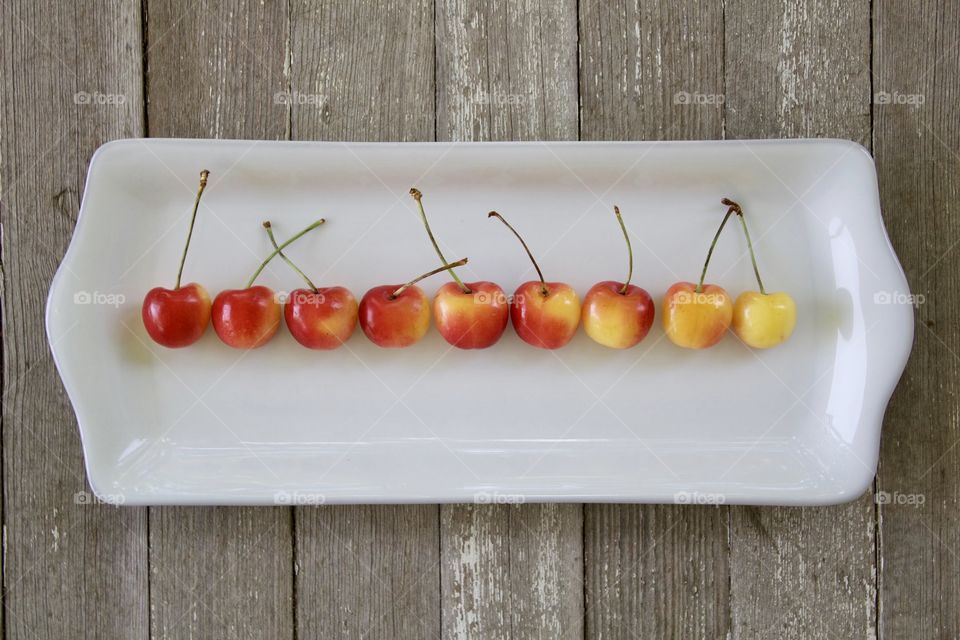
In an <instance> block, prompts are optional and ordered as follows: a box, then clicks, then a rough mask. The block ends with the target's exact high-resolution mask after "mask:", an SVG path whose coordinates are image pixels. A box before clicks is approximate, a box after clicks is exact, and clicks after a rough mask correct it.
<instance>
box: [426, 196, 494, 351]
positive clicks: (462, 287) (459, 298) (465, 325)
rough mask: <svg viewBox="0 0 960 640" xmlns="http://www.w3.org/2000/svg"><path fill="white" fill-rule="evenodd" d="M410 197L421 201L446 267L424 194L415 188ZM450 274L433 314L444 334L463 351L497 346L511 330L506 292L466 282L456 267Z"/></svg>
mask: <svg viewBox="0 0 960 640" xmlns="http://www.w3.org/2000/svg"><path fill="white" fill-rule="evenodd" d="M410 195H411V196H413V199H414V200H416V201H417V207H418V208H419V209H420V219H421V220H422V221H423V226H424V228H426V230H427V236H429V238H430V243H431V244H432V245H433V248H434V250H436V252H437V256H438V257H439V258H440V261H441V262H443V263H444V264H446V262H447V260H446V258H444V257H443V252H442V251H440V246H439V245H438V244H437V241H436V239H435V238H434V237H433V232H432V231H431V230H430V223H429V222H427V214H426V212H424V210H423V201H422V198H423V194H421V193H420V191H418V190H417V189H415V188H414V189H410ZM448 271H449V272H450V277H451V278H453V282H448V283H446V284H445V285H443V286H442V287H440V290H439V291H437V295H436V296H435V297H434V299H433V315H434V318H435V319H436V322H437V330H438V331H439V332H440V335H442V336H443V339H444V340H446V341H447V342H449V343H450V344H452V345H453V346H455V347H459V348H460V349H486V348H487V347H490V346H492V345H494V344H495V343H496V342H497V340H499V339H500V336H502V335H503V330H504V329H506V328H507V316H508V313H509V305H508V303H507V296H506V294H504V292H503V289H501V288H500V286H499V285H497V284H496V283H493V282H486V281H479V282H467V283H464V282H463V281H461V280H460V278H459V277H457V272H456V271H454V270H453V269H452V268H451V269H448Z"/></svg>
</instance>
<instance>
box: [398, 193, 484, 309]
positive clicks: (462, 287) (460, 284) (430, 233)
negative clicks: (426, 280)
mask: <svg viewBox="0 0 960 640" xmlns="http://www.w3.org/2000/svg"><path fill="white" fill-rule="evenodd" d="M410 195H411V196H412V197H413V199H414V200H416V201H417V208H418V209H419V210H420V220H422V221H423V226H424V228H426V230H427V236H429V238H430V244H432V245H433V248H434V250H435V251H436V252H437V257H438V258H440V262H442V263H443V264H448V263H447V259H446V258H444V257H443V252H442V251H440V245H439V244H437V239H436V238H434V237H433V231H432V230H431V229H430V223H429V222H428V221H427V212H426V211H424V210H423V194H422V193H420V190H419V189H417V188H416V187H411V188H410ZM450 266H452V265H450ZM447 271H449V272H450V277H451V278H453V280H454V282H456V283H457V286H458V287H460V290H461V291H463V292H464V293H473V292H472V291H470V287H468V286H467V285H465V284H463V281H462V280H461V279H460V277H459V276H457V272H456V271H454V270H453V269H452V268H449V267H448V268H447Z"/></svg>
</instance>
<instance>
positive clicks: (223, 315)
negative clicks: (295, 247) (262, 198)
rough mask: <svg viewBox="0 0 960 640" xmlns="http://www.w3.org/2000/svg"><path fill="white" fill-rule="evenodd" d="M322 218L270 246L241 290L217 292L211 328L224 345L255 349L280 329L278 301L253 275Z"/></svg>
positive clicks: (318, 224)
mask: <svg viewBox="0 0 960 640" xmlns="http://www.w3.org/2000/svg"><path fill="white" fill-rule="evenodd" d="M324 222H325V220H323V219H322V218H321V219H320V220H317V221H316V222H314V223H313V224H311V225H310V226H308V227H307V228H306V229H304V230H303V231H301V232H299V233H298V234H296V235H295V236H293V237H292V238H290V239H289V240H287V241H286V242H284V243H283V244H282V245H280V246H279V247H277V248H276V249H274V251H273V253H271V254H270V255H269V256H268V257H267V258H266V259H265V260H264V261H263V262H261V263H260V266H259V267H257V270H256V271H254V273H253V275H252V276H250V279H249V280H248V281H247V284H246V286H245V287H244V288H243V289H227V290H225V291H221V292H220V293H218V294H217V297H216V298H214V300H213V309H212V314H211V315H212V318H213V329H214V331H216V333H217V337H219V338H220V340H221V341H223V343H224V344H226V345H228V346H230V347H233V348H234V349H256V348H257V347H262V346H263V345H265V344H266V343H267V342H269V341H270V339H271V338H273V336H274V334H276V333H277V329H279V328H280V316H281V308H280V301H279V300H278V299H277V294H276V293H275V292H274V291H273V289H271V288H269V287H265V286H262V285H254V282H256V280H257V277H259V276H260V273H261V272H262V271H263V269H264V268H265V267H266V266H267V264H269V263H270V261H271V260H273V258H275V257H276V256H278V255H279V254H280V253H281V252H282V250H283V249H285V248H286V247H287V246H289V245H290V244H292V243H293V242H295V241H297V240H299V239H300V238H301V237H303V236H304V235H305V234H306V233H308V232H309V231H312V230H313V229H316V228H317V227H319V226H320V225H321V224H323V223H324Z"/></svg>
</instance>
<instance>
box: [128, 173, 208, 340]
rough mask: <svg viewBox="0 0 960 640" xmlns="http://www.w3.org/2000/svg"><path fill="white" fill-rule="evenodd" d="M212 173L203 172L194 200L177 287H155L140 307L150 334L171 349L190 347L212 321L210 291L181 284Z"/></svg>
mask: <svg viewBox="0 0 960 640" xmlns="http://www.w3.org/2000/svg"><path fill="white" fill-rule="evenodd" d="M209 176H210V172H209V171H207V170H206V169H204V170H203V171H201V172H200V186H199V188H198V189H197V197H196V198H195V199H194V201H193V213H192V215H191V217H190V230H189V231H188V232H187V241H186V243H185V244H184V246H183V254H182V255H181V256H180V268H179V269H178V270H177V281H176V284H175V285H174V287H173V289H165V288H163V287H155V288H153V289H151V290H150V291H149V292H147V295H146V296H145V297H144V298H143V305H142V306H141V308H140V317H141V318H142V319H143V326H144V328H145V329H146V330H147V335H149V336H150V338H151V339H152V340H153V341H154V342H156V343H157V344H159V345H160V346H163V347H168V348H170V349H179V348H181V347H187V346H190V345H191V344H193V343H194V342H196V341H197V340H199V339H200V337H201V336H203V333H204V331H206V330H207V325H208V324H210V296H209V295H208V294H207V290H206V289H204V288H203V287H202V286H200V285H199V284H197V283H195V282H191V283H190V284H188V285H186V286H183V287H181V286H180V278H181V277H182V276H183V265H184V264H185V263H186V261H187V251H188V250H189V249H190V239H191V238H192V237H193V225H194V223H196V221H197V208H198V207H199V206H200V196H202V195H203V190H204V189H206V187H207V178H208V177H209Z"/></svg>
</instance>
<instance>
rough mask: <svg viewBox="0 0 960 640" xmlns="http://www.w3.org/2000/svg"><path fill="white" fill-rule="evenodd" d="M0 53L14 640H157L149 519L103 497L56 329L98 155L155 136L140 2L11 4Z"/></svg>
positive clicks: (8, 587) (6, 537)
mask: <svg viewBox="0 0 960 640" xmlns="http://www.w3.org/2000/svg"><path fill="white" fill-rule="evenodd" d="M0 51H2V53H0V56H2V59H0V64H2V72H0V85H2V89H0V92H2V95H3V101H2V111H0V202H2V205H0V224H2V226H3V252H2V255H3V280H2V289H3V310H4V311H3V355H4V362H3V397H2V405H3V489H4V491H3V493H4V499H3V530H4V531H3V561H4V566H3V586H4V589H3V591H4V593H3V596H4V603H3V604H4V614H5V615H4V619H3V628H4V635H5V637H7V638H38V637H41V638H146V637H148V633H149V629H148V608H147V606H148V603H147V598H146V593H147V579H148V578H147V548H146V526H147V524H146V520H147V519H146V515H147V513H146V510H145V509H118V508H116V507H113V506H109V505H103V504H97V503H96V501H94V500H93V499H92V498H91V495H90V493H89V489H88V488H87V485H86V481H85V473H84V469H83V459H82V454H81V450H80V442H79V438H78V435H77V425H76V420H75V418H74V415H73V411H72V409H71V407H70V404H69V402H68V400H67V398H66V394H65V393H64V391H63V388H62V386H61V383H60V379H59V377H58V376H57V373H56V371H55V369H54V365H53V362H52V359H51V356H50V352H49V350H48V348H47V339H46V335H45V333H44V329H43V327H44V324H43V315H44V306H45V298H46V294H47V290H48V288H49V285H50V280H51V277H52V276H53V273H54V271H55V269H56V268H57V265H58V263H59V262H60V258H61V256H62V255H63V252H64V250H65V249H66V246H67V242H68V241H69V238H70V235H71V233H72V231H73V227H74V223H75V222H76V216H77V211H78V208H79V201H80V193H81V190H82V187H83V183H84V176H85V175H86V167H87V163H88V161H89V158H90V156H91V154H92V153H93V151H94V149H96V147H97V146H99V145H100V144H101V143H102V142H105V141H107V140H110V139H112V138H119V137H125V136H131V135H139V134H140V133H142V130H143V121H142V117H141V113H142V110H141V106H142V84H141V77H140V71H141V58H140V51H141V43H140V10H139V5H137V4H135V3H90V4H82V5H68V6H64V5H62V4H59V3H55V2H20V1H12V2H3V3H0ZM58 337H60V336H54V339H56V338H58ZM116 499H118V500H119V499H122V496H120V497H117V498H116Z"/></svg>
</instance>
